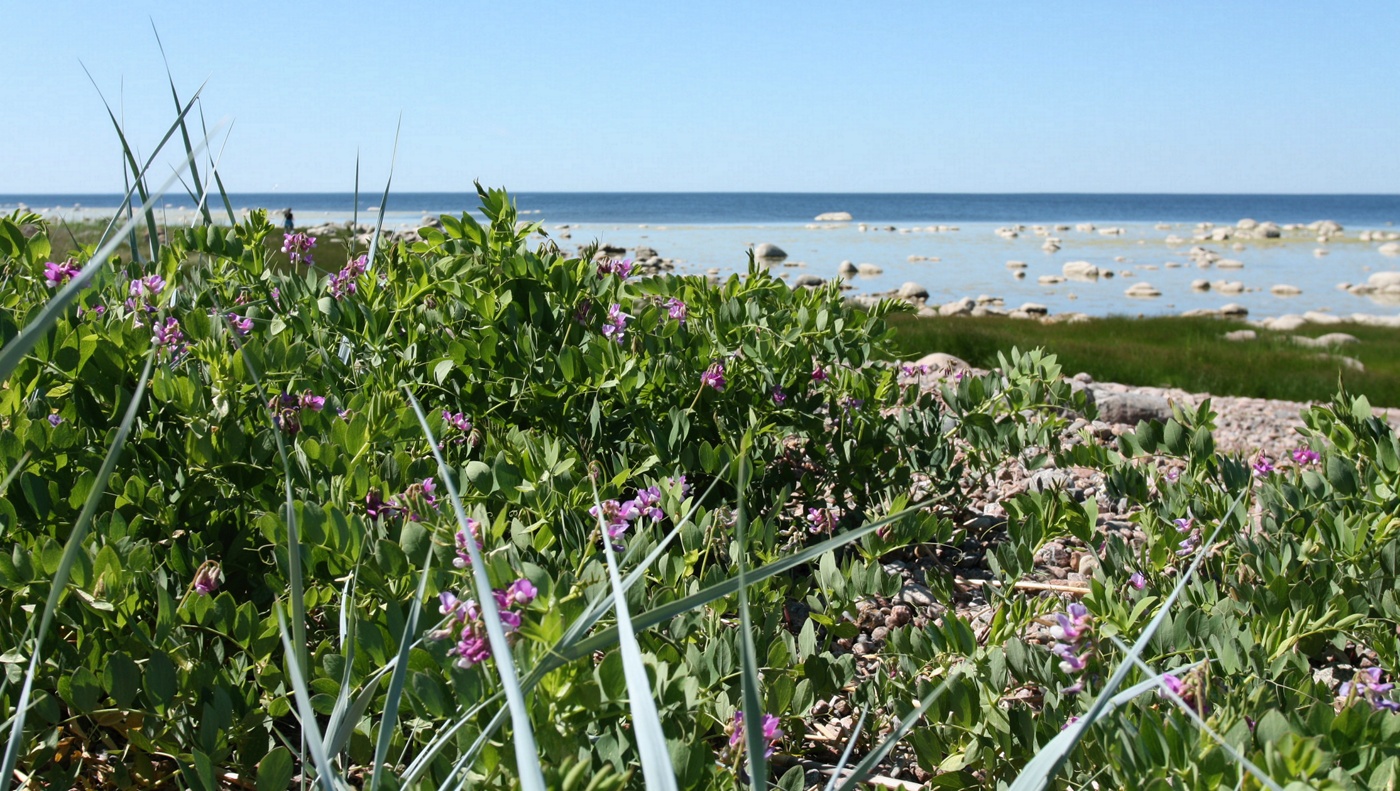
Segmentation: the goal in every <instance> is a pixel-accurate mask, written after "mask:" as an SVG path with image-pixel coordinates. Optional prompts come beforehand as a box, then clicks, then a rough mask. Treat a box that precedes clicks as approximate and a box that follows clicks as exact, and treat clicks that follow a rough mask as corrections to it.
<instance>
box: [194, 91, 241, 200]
mask: <svg viewBox="0 0 1400 791" xmlns="http://www.w3.org/2000/svg"><path fill="white" fill-rule="evenodd" d="M199 128H200V131H202V132H203V133H204V138H205V139H206V140H207V139H209V127H208V126H206V125H205V123H204V104H203V103H202V102H201V103H200V105H199ZM232 134H233V122H232V121H230V122H229V125H228V132H226V133H225V134H224V142H223V143H222V144H221V145H220V146H219V155H218V156H217V157H214V158H213V159H211V160H209V172H210V173H211V174H212V175H213V177H214V184H215V186H217V187H218V188H219V197H220V198H221V199H223V202H224V211H226V212H228V224H229V225H230V226H233V225H237V224H238V220H237V219H235V218H234V216H233V204H232V203H229V200H228V191H227V190H225V189H224V180H223V179H222V178H220V177H219V163H220V162H222V161H224V148H225V147H226V146H227V145H228V139H229V136H230V135H232ZM205 197H206V198H207V197H208V196H207V194H206V196H205Z"/></svg>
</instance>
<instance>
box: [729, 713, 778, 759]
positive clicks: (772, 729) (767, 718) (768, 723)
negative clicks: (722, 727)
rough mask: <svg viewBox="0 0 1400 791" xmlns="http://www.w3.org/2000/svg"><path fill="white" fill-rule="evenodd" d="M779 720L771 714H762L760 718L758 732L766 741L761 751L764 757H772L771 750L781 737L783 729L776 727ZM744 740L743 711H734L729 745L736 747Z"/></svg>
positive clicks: (775, 746)
mask: <svg viewBox="0 0 1400 791" xmlns="http://www.w3.org/2000/svg"><path fill="white" fill-rule="evenodd" d="M780 724H781V722H780V721H779V720H778V718H777V717H775V716H773V715H772V714H764V715H763V719H762V720H760V725H759V733H761V734H762V735H763V741H764V742H765V743H766V745H765V749H764V751H763V757H764V758H771V757H773V750H774V749H776V748H777V746H778V742H780V741H782V739H783V735H784V734H783V730H782V728H780V727H778V726H779V725H780ZM743 742H744V712H743V711H742V710H740V711H736V712H734V725H733V728H732V730H731V731H730V733H729V746H730V747H731V748H735V749H738V748H739V747H740V745H742V744H743Z"/></svg>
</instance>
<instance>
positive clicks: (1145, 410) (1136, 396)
mask: <svg viewBox="0 0 1400 791" xmlns="http://www.w3.org/2000/svg"><path fill="white" fill-rule="evenodd" d="M1090 389H1091V390H1092V391H1093V393H1094V403H1096V404H1097V405H1098V407H1099V420H1102V421H1104V422H1105V423H1118V424H1124V425H1129V426H1136V425H1137V424H1138V423H1139V422H1140V421H1143V420H1161V421H1164V422H1165V421H1166V420H1168V419H1170V418H1171V417H1172V406H1171V403H1169V402H1168V401H1167V399H1165V398H1163V397H1161V396H1157V395H1150V394H1148V393H1119V392H1116V391H1113V390H1106V389H1104V388H1090Z"/></svg>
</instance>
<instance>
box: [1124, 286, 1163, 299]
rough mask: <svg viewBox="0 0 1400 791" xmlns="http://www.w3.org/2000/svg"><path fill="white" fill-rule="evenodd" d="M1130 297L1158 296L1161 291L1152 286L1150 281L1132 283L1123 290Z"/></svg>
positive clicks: (1160, 294)
mask: <svg viewBox="0 0 1400 791" xmlns="http://www.w3.org/2000/svg"><path fill="white" fill-rule="evenodd" d="M1123 293H1124V294H1127V295H1128V296H1130V297H1160V296H1162V292H1160V291H1158V290H1157V289H1156V288H1154V287H1153V285H1152V284H1151V283H1134V284H1132V285H1131V286H1129V287H1128V290H1127V291H1124V292H1123Z"/></svg>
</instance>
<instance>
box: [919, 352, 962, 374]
mask: <svg viewBox="0 0 1400 791" xmlns="http://www.w3.org/2000/svg"><path fill="white" fill-rule="evenodd" d="M913 365H914V366H915V367H917V366H920V365H927V366H928V369H929V370H930V371H944V370H947V369H949V368H952V369H954V370H964V371H966V370H968V369H970V368H972V366H970V365H968V364H967V361H966V360H963V359H962V358H961V357H954V356H953V355H951V354H944V353H943V352H934V353H933V354H925V355H924V356H923V357H920V358H919V359H917V360H915V361H914V362H913Z"/></svg>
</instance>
